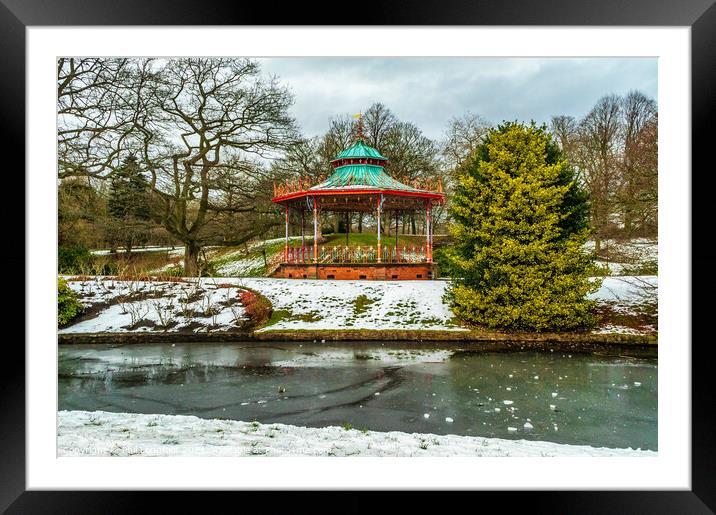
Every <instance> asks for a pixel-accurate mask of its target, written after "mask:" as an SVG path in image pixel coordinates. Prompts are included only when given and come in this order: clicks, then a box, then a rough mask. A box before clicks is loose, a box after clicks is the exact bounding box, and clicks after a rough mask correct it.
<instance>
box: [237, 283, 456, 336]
mask: <svg viewBox="0 0 716 515" xmlns="http://www.w3.org/2000/svg"><path fill="white" fill-rule="evenodd" d="M240 284H243V285H245V286H248V287H249V288H253V289H255V290H257V291H258V292H260V293H261V294H262V295H264V296H265V297H266V298H268V299H269V300H270V301H271V303H272V304H273V309H274V310H286V311H288V312H290V316H287V317H286V318H285V319H283V320H280V321H279V322H277V323H276V324H273V325H271V326H270V327H267V328H266V329H265V330H269V331H270V330H279V329H313V330H316V329H433V330H443V331H456V330H457V331H460V330H463V329H462V328H461V327H459V326H457V324H456V323H454V322H453V314H452V312H451V311H450V308H449V307H448V306H447V304H445V303H444V302H443V296H444V295H445V288H446V287H447V286H448V284H449V283H447V282H445V281H339V280H321V281H317V280H315V279H269V278H265V279H264V278H246V279H242V280H241V281H240ZM361 296H362V297H363V303H361V304H359V303H357V299H358V297H361Z"/></svg>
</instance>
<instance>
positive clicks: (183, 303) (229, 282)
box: [60, 276, 658, 334]
mask: <svg viewBox="0 0 716 515" xmlns="http://www.w3.org/2000/svg"><path fill="white" fill-rule="evenodd" d="M68 280H69V281H68V285H69V287H70V288H72V290H73V291H75V292H76V293H77V294H78V295H79V299H80V301H81V302H82V303H83V304H84V305H85V307H86V308H87V309H88V313H87V314H85V315H84V316H83V317H81V318H80V319H79V321H78V322H76V323H74V324H72V325H70V326H68V327H66V328H63V329H61V330H60V334H70V333H71V334H82V333H84V334H87V333H124V332H178V331H184V332H186V331H187V330H190V331H194V332H202V331H203V332H207V331H209V332H216V331H235V330H237V329H238V328H239V327H240V326H241V323H242V321H244V320H245V316H244V309H243V306H241V304H240V302H239V298H238V296H239V294H240V292H241V291H242V289H243V288H244V287H248V288H251V289H254V290H256V291H258V292H260V293H261V294H262V295H264V296H265V297H266V298H268V299H269V301H271V303H272V305H273V309H274V312H275V317H274V321H273V322H274V323H272V324H271V325H269V326H267V327H265V328H263V329H261V330H260V331H263V332H269V331H287V330H288V331H292V330H307V331H320V330H344V331H349V330H392V331H401V330H409V331H414V330H432V331H436V330H437V331H465V330H466V329H464V328H462V327H460V326H459V325H458V324H457V322H456V321H455V320H454V318H453V313H452V312H451V310H450V308H449V306H448V305H447V304H446V303H445V301H444V295H445V292H446V289H447V287H448V286H449V284H450V283H449V282H448V281H339V280H322V281H317V280H313V279H274V278H228V277H227V278H204V279H200V280H197V279H186V280H184V281H180V282H162V281H118V280H114V279H112V278H106V277H105V278H102V277H97V278H91V279H86V278H85V279H82V280H72V278H68ZM657 293H658V280H657V277H656V276H624V277H605V278H604V279H603V282H602V285H601V287H600V288H599V290H598V291H596V292H595V293H593V294H592V295H590V298H592V299H594V300H596V301H598V302H600V303H603V304H606V305H608V306H609V307H610V309H612V310H613V311H617V312H619V313H622V314H624V315H627V316H631V315H632V314H634V313H636V312H637V311H638V310H639V309H640V307H641V306H643V305H646V304H649V303H652V304H654V305H655V304H656V302H657ZM647 329H648V328H647ZM596 332H598V333H623V334H630V333H631V334H647V333H648V334H651V333H654V332H655V331H654V330H647V331H646V333H645V332H644V331H640V330H636V329H630V328H627V327H622V326H618V325H608V326H604V327H601V328H598V329H597V331H596Z"/></svg>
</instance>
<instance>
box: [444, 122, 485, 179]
mask: <svg viewBox="0 0 716 515" xmlns="http://www.w3.org/2000/svg"><path fill="white" fill-rule="evenodd" d="M491 127H492V125H491V124H490V122H488V121H487V120H485V119H484V118H482V117H481V116H479V115H477V114H474V113H471V112H467V113H465V114H464V115H463V116H459V117H455V118H452V119H451V120H450V122H449V124H448V128H447V130H446V131H445V139H444V141H443V143H442V155H443V157H444V158H445V160H446V162H447V165H448V167H450V168H451V169H453V170H455V169H457V168H458V167H459V165H460V164H462V163H464V162H465V160H466V159H468V158H469V157H470V156H472V155H473V154H474V153H475V151H476V150H477V148H478V147H479V146H480V144H481V143H482V142H483V141H484V139H485V136H487V133H488V132H489V130H490V128H491Z"/></svg>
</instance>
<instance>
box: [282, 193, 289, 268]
mask: <svg viewBox="0 0 716 515" xmlns="http://www.w3.org/2000/svg"><path fill="white" fill-rule="evenodd" d="M283 261H284V262H287V261H288V204H286V241H285V243H284V246H283Z"/></svg>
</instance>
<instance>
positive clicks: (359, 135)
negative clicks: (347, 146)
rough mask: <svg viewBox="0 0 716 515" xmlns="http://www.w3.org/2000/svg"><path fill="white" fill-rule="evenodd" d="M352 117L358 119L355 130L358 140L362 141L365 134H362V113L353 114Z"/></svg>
mask: <svg viewBox="0 0 716 515" xmlns="http://www.w3.org/2000/svg"><path fill="white" fill-rule="evenodd" d="M353 118H357V119H358V129H357V130H356V136H357V138H358V140H359V141H363V140H364V139H365V136H364V135H363V113H362V112H361V113H358V114H354V115H353Z"/></svg>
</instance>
